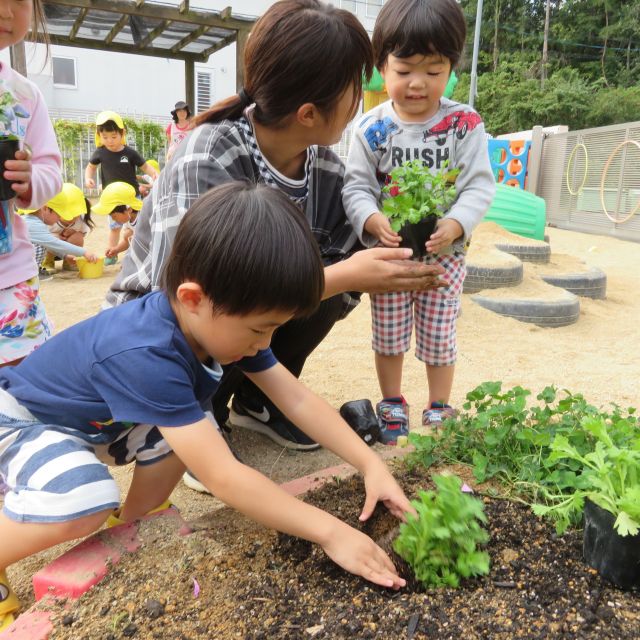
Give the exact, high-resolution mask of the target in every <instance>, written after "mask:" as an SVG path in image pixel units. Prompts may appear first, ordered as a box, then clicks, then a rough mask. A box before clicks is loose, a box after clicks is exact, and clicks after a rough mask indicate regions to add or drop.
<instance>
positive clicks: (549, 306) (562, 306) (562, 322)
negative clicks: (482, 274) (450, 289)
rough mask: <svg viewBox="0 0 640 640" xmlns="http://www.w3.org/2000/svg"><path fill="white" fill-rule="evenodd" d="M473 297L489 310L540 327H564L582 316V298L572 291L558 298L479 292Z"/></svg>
mask: <svg viewBox="0 0 640 640" xmlns="http://www.w3.org/2000/svg"><path fill="white" fill-rule="evenodd" d="M471 299H472V300H473V301H474V302H475V303H477V304H479V305H480V306H481V307H484V308H485V309H488V310H489V311H493V312H495V313H499V314H500V315H503V316H507V317H509V318H514V319H515V320H519V321H520V322H529V323H532V324H536V325H538V326H539V327H564V326H566V325H569V324H573V323H574V322H576V321H577V320H578V318H579V316H580V300H578V297H577V296H575V295H573V294H571V293H567V296H566V297H562V298H559V299H557V300H535V299H529V300H527V299H513V298H511V299H510V298H489V297H486V296H482V295H478V294H476V295H474V296H472V297H471Z"/></svg>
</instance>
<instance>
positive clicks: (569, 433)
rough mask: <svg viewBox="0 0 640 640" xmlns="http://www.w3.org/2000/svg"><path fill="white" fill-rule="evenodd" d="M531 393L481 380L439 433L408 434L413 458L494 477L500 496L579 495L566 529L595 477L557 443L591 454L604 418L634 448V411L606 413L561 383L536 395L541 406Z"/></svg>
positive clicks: (544, 498)
mask: <svg viewBox="0 0 640 640" xmlns="http://www.w3.org/2000/svg"><path fill="white" fill-rule="evenodd" d="M530 396H531V391H529V390H527V389H524V388H522V387H519V386H517V387H513V388H512V389H508V390H506V391H504V390H502V384H501V383H500V382H484V383H482V384H481V385H479V386H478V387H476V388H475V389H473V390H472V391H470V392H469V393H468V394H467V401H466V402H465V403H464V405H463V411H462V412H461V413H460V415H459V416H458V417H457V418H456V419H455V420H447V421H445V423H444V425H443V427H442V429H441V430H440V435H439V437H437V438H436V437H433V436H430V435H420V434H411V435H410V436H409V441H410V443H411V444H412V445H413V447H414V451H413V452H412V453H411V454H409V456H408V457H407V463H408V464H409V466H414V465H417V464H420V465H423V466H425V467H427V468H428V467H430V466H432V465H434V464H453V463H457V464H467V465H470V466H472V467H473V474H474V476H475V478H476V480H477V481H478V482H487V481H493V482H494V484H495V487H494V490H495V491H494V492H495V494H496V495H502V496H505V497H509V498H511V499H515V500H519V501H522V502H524V503H526V504H533V503H537V504H541V505H553V504H556V503H558V502H559V501H560V502H561V501H563V500H574V501H575V502H574V508H568V507H567V508H566V510H565V513H566V517H567V519H568V520H565V519H563V518H561V517H559V516H558V519H559V523H560V524H559V528H560V529H562V530H564V528H566V526H567V525H568V524H577V523H578V522H579V521H580V518H581V513H582V507H583V502H584V500H583V497H581V496H582V494H581V493H580V492H582V491H584V490H586V489H587V488H588V486H589V482H590V477H589V476H585V475H584V473H583V468H584V463H583V462H582V461H581V460H580V459H579V458H576V457H574V458H568V457H567V458H561V457H560V456H558V455H555V456H551V453H552V445H553V443H554V440H555V439H556V438H558V437H562V438H564V439H565V441H566V442H567V443H568V444H569V445H570V446H571V447H572V448H573V449H574V450H575V452H577V454H578V455H579V456H585V455H586V454H588V453H590V452H591V451H593V450H594V447H595V442H596V438H595V436H594V433H593V432H591V431H589V429H586V428H585V427H584V424H586V422H585V421H587V420H603V421H604V422H605V423H606V424H607V425H608V431H607V432H608V434H609V437H610V438H611V441H612V442H613V444H614V445H615V446H616V447H618V448H620V449H630V448H631V449H633V445H632V442H634V439H635V438H637V437H638V435H637V434H638V421H637V418H636V417H635V409H633V408H629V409H627V410H626V411H623V410H621V409H620V408H619V407H617V406H615V405H614V406H613V408H612V410H611V411H604V410H602V409H598V408H596V407H594V406H592V405H590V404H589V403H588V402H587V401H586V400H585V398H584V397H583V396H582V395H580V394H572V393H570V392H569V391H566V390H565V391H564V392H563V393H559V392H558V390H557V389H556V388H555V387H546V388H545V389H543V390H542V391H541V392H540V393H539V394H538V395H537V396H536V399H537V400H538V402H539V404H538V405H535V404H533V405H530V404H529V401H530ZM539 511H540V512H542V509H540V510H539ZM557 513H558V511H551V512H549V515H550V516H553V515H554V514H557Z"/></svg>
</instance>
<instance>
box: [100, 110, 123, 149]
mask: <svg viewBox="0 0 640 640" xmlns="http://www.w3.org/2000/svg"><path fill="white" fill-rule="evenodd" d="M109 120H113V122H115V123H116V125H118V128H119V129H122V131H123V133H122V144H127V137H126V135H125V133H124V122H123V120H122V117H121V116H120V114H119V113H116V112H115V111H101V112H100V113H99V114H98V115H97V116H96V125H99V124H104V123H105V122H108V121H109ZM101 146H102V140H100V135H99V134H98V132H97V131H96V147H101Z"/></svg>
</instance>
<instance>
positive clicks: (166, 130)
mask: <svg viewBox="0 0 640 640" xmlns="http://www.w3.org/2000/svg"><path fill="white" fill-rule="evenodd" d="M165 133H166V134H167V135H168V136H170V135H171V123H169V124H168V125H167V128H166V129H165Z"/></svg>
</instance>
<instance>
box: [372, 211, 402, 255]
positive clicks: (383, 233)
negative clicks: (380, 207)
mask: <svg viewBox="0 0 640 640" xmlns="http://www.w3.org/2000/svg"><path fill="white" fill-rule="evenodd" d="M364 230H365V231H366V232H367V233H369V234H371V235H372V236H374V237H375V238H378V240H379V241H380V242H382V244H383V245H384V246H385V247H399V246H400V241H401V240H402V238H401V237H400V236H399V235H398V234H397V233H396V232H395V231H394V230H393V229H392V228H391V223H390V222H389V218H387V216H385V215H383V214H382V213H380V212H379V211H376V212H375V213H373V214H371V215H370V216H369V217H368V218H367V220H366V222H365V223H364Z"/></svg>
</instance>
